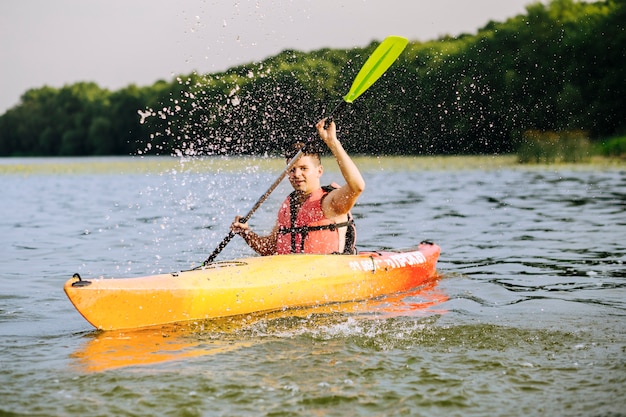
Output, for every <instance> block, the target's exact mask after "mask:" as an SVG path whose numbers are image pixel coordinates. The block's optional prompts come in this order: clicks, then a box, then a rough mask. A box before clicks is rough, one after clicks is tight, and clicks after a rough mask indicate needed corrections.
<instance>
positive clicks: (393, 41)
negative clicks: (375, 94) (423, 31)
mask: <svg viewBox="0 0 626 417" xmlns="http://www.w3.org/2000/svg"><path fill="white" fill-rule="evenodd" d="M408 43H409V40H408V39H406V38H403V37H400V36H388V37H387V38H385V40H384V41H383V42H382V43H381V44H380V45H378V48H376V50H374V52H373V53H372V55H370V57H369V58H368V59H367V61H365V64H363V67H362V68H361V71H359V73H358V74H357V76H356V78H355V79H354V81H353V82H352V87H351V88H350V91H349V92H348V94H346V95H345V96H344V97H343V100H344V101H345V102H346V103H352V102H353V101H354V100H356V99H357V97H359V96H360V95H361V94H363V93H364V92H365V91H366V90H367V89H368V88H370V87H371V85H372V84H374V83H375V82H376V80H377V79H379V78H380V77H381V75H383V74H384V73H385V71H387V68H389V67H390V66H391V64H393V63H394V62H395V60H396V59H397V58H398V57H399V56H400V54H401V53H402V51H404V48H406V46H407V44H408Z"/></svg>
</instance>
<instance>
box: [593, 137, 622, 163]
mask: <svg viewBox="0 0 626 417" xmlns="http://www.w3.org/2000/svg"><path fill="white" fill-rule="evenodd" d="M599 148H600V150H599V153H600V154H601V155H604V156H616V157H620V158H626V136H621V137H617V138H613V139H609V140H607V141H606V142H605V141H603V142H601V143H600V146H599Z"/></svg>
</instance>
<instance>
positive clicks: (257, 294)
mask: <svg viewBox="0 0 626 417" xmlns="http://www.w3.org/2000/svg"><path fill="white" fill-rule="evenodd" d="M439 253H440V248H439V246H437V245H436V244H433V243H430V242H423V243H421V244H420V245H419V246H418V247H417V248H415V249H411V250H405V251H398V252H361V253H359V254H357V255H309V254H294V255H276V256H264V257H251V258H242V259H235V260H230V261H222V262H214V263H211V264H208V265H205V266H203V267H201V268H197V269H193V270H189V271H182V272H173V273H170V274H159V275H151V276H146V277H139V278H123V279H106V278H99V279H92V280H83V279H81V278H80V277H79V276H78V275H74V277H73V278H71V279H69V280H68V281H67V282H66V283H65V286H64V290H65V293H66V294H67V296H68V297H69V299H70V301H71V302H72V304H74V306H75V307H76V309H77V310H78V311H79V312H80V314H82V315H83V317H84V318H85V319H86V320H87V321H88V322H89V323H91V324H92V325H93V326H95V327H96V328H98V329H101V330H117V329H131V328H139V327H148V326H155V325H160V324H166V323H175V322H182V321H189V320H204V319H212V318H218V317H227V316H235V315H241V314H249V313H254V312H262V311H273V310H282V309H288V308H295V307H305V306H315V305H323V304H329V303H339V302H346V301H355V300H365V299H370V298H375V297H378V296H382V295H387V294H393V293H397V292H402V291H408V290H410V289H413V288H416V287H418V286H421V285H424V284H427V283H429V282H431V281H432V280H434V279H436V277H437V272H436V265H437V260H438V258H439Z"/></svg>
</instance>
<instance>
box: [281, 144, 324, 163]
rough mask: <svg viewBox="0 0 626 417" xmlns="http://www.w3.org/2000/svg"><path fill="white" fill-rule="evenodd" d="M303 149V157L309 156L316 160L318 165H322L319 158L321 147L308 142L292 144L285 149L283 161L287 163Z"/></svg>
mask: <svg viewBox="0 0 626 417" xmlns="http://www.w3.org/2000/svg"><path fill="white" fill-rule="evenodd" d="M303 147H304V150H303V152H302V154H303V155H306V156H311V157H313V158H314V159H316V160H317V162H318V163H319V164H321V163H322V159H321V157H320V154H321V153H322V149H321V146H320V145H319V144H317V143H315V142H314V141H309V142H308V143H306V144H305V143H304V142H295V143H293V144H292V145H291V146H289V147H288V148H287V149H285V159H287V161H291V160H292V159H293V157H294V156H296V154H297V153H298V151H300V150H301V149H302V148H303Z"/></svg>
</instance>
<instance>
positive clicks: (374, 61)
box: [202, 36, 409, 266]
mask: <svg viewBox="0 0 626 417" xmlns="http://www.w3.org/2000/svg"><path fill="white" fill-rule="evenodd" d="M408 43H409V41H408V39H406V38H402V37H400V36H389V37H387V38H385V40H384V41H383V42H382V43H381V44H380V45H378V47H377V48H376V49H375V50H374V52H372V55H370V57H369V58H368V59H367V61H365V64H363V67H362V68H361V70H360V71H359V73H358V74H357V76H356V78H355V79H354V81H353V82H352V87H350V91H349V92H348V94H346V95H345V96H344V97H343V100H342V101H341V102H340V103H339V104H338V105H337V107H335V108H334V109H333V111H332V112H331V113H330V115H329V116H328V117H327V119H326V124H325V125H324V126H325V127H326V128H328V126H329V125H330V123H331V121H332V119H333V116H334V115H335V114H337V113H339V112H340V111H341V110H342V109H343V108H344V107H345V106H346V105H347V104H349V103H352V102H353V101H354V100H356V99H357V98H358V97H359V96H360V95H361V94H363V93H364V92H365V91H366V90H367V89H368V88H370V87H371V86H372V84H374V82H376V80H378V79H379V78H380V77H381V76H382V75H383V74H384V73H385V71H387V69H388V68H389V67H390V66H391V65H392V64H393V63H394V62H395V61H396V59H397V58H398V57H399V56H400V54H401V53H402V51H403V50H404V48H406V46H407V44H408ZM305 148H306V144H305V146H304V147H302V148H300V150H299V151H298V153H297V154H296V155H295V156H294V157H293V158H292V159H291V161H289V163H288V164H287V167H286V168H285V169H284V170H283V172H282V173H281V174H280V176H279V177H278V178H277V179H276V181H274V183H273V184H272V185H271V186H270V188H268V190H267V191H266V192H265V193H264V194H263V195H262V196H261V198H259V199H258V200H257V202H256V203H255V204H254V206H253V207H252V209H250V211H249V212H248V213H247V214H246V215H245V216H244V217H242V218H241V219H239V223H247V222H248V220H250V217H252V215H253V214H254V212H255V211H257V209H258V208H259V207H261V204H263V203H264V202H265V200H267V198H268V197H269V196H270V194H271V193H272V192H273V191H274V190H275V189H276V187H278V185H279V184H280V182H281V181H282V180H283V178H285V176H287V173H288V172H289V171H290V170H291V168H293V166H294V165H295V164H296V162H298V160H299V159H300V157H301V156H302V154H303V153H304V150H305ZM234 236H235V233H234V232H233V231H230V232H229V233H228V235H227V236H226V237H225V238H224V240H222V242H221V243H220V244H219V245H218V246H217V248H215V250H214V251H213V253H211V255H209V257H208V258H207V259H206V260H205V261H204V262H203V264H202V266H204V265H207V264H209V263H211V262H213V261H214V260H215V258H216V257H217V255H219V253H220V252H221V251H222V250H223V249H224V248H225V247H226V245H228V242H230V241H231V239H232V238H233V237H234Z"/></svg>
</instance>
